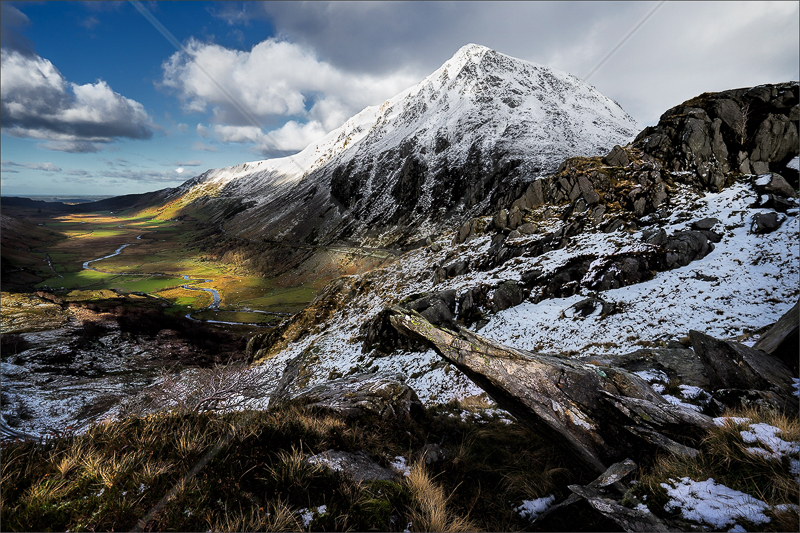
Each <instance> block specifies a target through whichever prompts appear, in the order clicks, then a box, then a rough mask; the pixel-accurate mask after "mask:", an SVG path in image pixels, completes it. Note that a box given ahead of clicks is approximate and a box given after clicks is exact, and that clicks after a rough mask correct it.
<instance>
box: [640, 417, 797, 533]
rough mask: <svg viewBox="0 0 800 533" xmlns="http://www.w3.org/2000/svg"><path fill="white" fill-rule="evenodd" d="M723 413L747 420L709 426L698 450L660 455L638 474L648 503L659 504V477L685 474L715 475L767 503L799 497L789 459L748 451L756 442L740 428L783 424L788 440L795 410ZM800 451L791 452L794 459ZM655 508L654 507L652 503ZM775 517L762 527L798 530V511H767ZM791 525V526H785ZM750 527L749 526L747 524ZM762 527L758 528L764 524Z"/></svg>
mask: <svg viewBox="0 0 800 533" xmlns="http://www.w3.org/2000/svg"><path fill="white" fill-rule="evenodd" d="M725 416H727V417H738V418H748V419H750V421H749V422H743V423H736V422H734V421H732V420H728V421H726V423H725V424H724V425H723V426H721V427H716V428H714V429H713V430H711V431H710V432H709V433H708V435H707V436H706V438H705V439H704V440H703V441H702V443H701V445H700V451H701V454H700V455H698V456H697V457H695V458H689V457H678V456H661V457H659V458H658V459H657V460H656V461H655V463H654V464H653V466H652V467H651V468H650V469H649V471H647V472H646V474H645V475H643V476H642V478H641V479H640V485H639V486H638V487H640V488H638V489H636V490H635V492H637V493H638V492H644V493H647V494H649V495H653V496H654V498H651V499H649V502H651V503H657V506H658V505H661V504H663V503H664V502H665V501H666V494H665V491H664V489H663V488H662V487H661V483H664V482H666V481H668V480H669V479H681V478H683V477H689V478H691V479H693V480H695V481H704V480H706V479H708V478H714V480H715V481H717V482H718V483H720V484H722V485H725V486H727V487H730V488H732V489H734V490H738V491H741V492H744V493H746V494H750V495H751V496H753V497H755V498H758V499H759V500H762V501H764V502H765V503H767V504H768V505H769V506H770V507H771V508H775V507H776V506H778V505H783V504H795V505H796V504H797V502H798V500H799V499H800V484H798V481H797V479H796V478H795V477H794V476H793V475H792V474H791V472H790V469H789V466H788V459H787V458H785V457H784V458H783V459H782V460H778V459H775V458H771V457H766V456H763V455H760V454H754V453H751V452H748V451H747V448H751V447H759V445H758V444H756V443H747V442H745V441H744V439H743V437H742V435H741V431H745V430H747V429H748V427H749V426H750V425H751V424H756V423H764V424H769V425H771V426H775V427H777V428H778V429H780V430H781V434H779V435H778V436H779V437H780V438H782V439H783V440H785V441H787V442H797V441H798V440H800V422H799V421H798V418H797V416H796V414H795V415H787V414H786V413H781V412H777V411H774V410H768V409H759V408H755V407H752V408H746V409H737V410H733V411H730V412H728V413H726V415H725ZM797 455H798V454H794V458H795V459H797ZM651 510H656V507H651ZM767 514H768V515H771V516H772V517H773V518H774V520H773V522H772V523H769V524H766V525H764V526H763V528H767V530H776V529H775V528H776V527H777V530H778V531H796V530H797V529H798V525H800V522H798V514H797V512H796V511H794V510H792V509H787V510H784V511H779V510H771V511H768V512H767ZM788 526H791V527H788ZM751 527H752V526H751ZM763 528H761V529H763Z"/></svg>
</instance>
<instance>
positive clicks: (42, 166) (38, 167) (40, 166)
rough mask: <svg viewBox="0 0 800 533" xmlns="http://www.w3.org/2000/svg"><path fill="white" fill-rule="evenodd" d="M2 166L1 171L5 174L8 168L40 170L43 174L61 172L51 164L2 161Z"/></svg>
mask: <svg viewBox="0 0 800 533" xmlns="http://www.w3.org/2000/svg"><path fill="white" fill-rule="evenodd" d="M2 166H3V170H4V171H6V172H8V169H9V167H11V168H27V169H29V170H42V171H44V172H61V168H60V167H57V166H56V165H54V164H53V163H17V162H15V161H9V160H8V159H3V161H2Z"/></svg>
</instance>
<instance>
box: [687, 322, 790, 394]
mask: <svg viewBox="0 0 800 533" xmlns="http://www.w3.org/2000/svg"><path fill="white" fill-rule="evenodd" d="M689 338H690V339H691V341H692V346H693V347H694V351H695V353H697V355H698V356H699V357H700V360H701V361H702V363H703V366H704V367H705V374H706V375H707V376H708V379H709V384H710V386H711V388H712V389H741V390H760V391H774V392H775V393H777V394H778V395H780V396H781V397H783V398H785V399H786V400H788V401H792V398H793V396H792V393H793V390H792V372H791V371H790V370H789V369H788V368H787V367H786V365H784V364H783V363H782V362H781V361H780V360H779V359H777V358H776V357H773V356H771V355H768V354H766V353H764V352H762V351H760V350H756V349H753V348H750V347H748V346H745V345H744V344H739V343H738V342H732V341H722V340H718V339H715V338H713V337H710V336H708V335H705V334H704V333H700V332H699V331H690V332H689ZM794 403H796V401H795V402H794Z"/></svg>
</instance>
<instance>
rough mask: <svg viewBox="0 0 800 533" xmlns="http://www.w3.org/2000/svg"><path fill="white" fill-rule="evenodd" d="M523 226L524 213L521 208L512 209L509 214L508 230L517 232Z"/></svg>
mask: <svg viewBox="0 0 800 533" xmlns="http://www.w3.org/2000/svg"><path fill="white" fill-rule="evenodd" d="M520 224H522V211H520V209H519V207H516V206H514V207H512V208H511V211H509V212H508V229H510V230H515V229H517V228H518V227H519V225H520Z"/></svg>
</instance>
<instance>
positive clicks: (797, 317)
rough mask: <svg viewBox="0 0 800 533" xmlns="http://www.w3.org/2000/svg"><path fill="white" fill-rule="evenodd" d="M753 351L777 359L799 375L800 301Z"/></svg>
mask: <svg viewBox="0 0 800 533" xmlns="http://www.w3.org/2000/svg"><path fill="white" fill-rule="evenodd" d="M753 349H754V350H761V351H763V352H766V353H768V354H770V355H772V356H775V357H777V358H778V359H780V360H781V361H782V362H783V364H785V365H786V366H787V367H788V368H790V369H791V370H792V372H794V375H795V376H797V375H798V358H797V354H798V353H800V301H799V302H798V303H796V304H794V306H793V307H792V308H791V309H790V310H789V311H788V312H787V313H786V314H785V315H783V316H782V317H781V318H780V320H778V321H777V322H776V323H775V324H773V326H772V327H771V328H770V329H769V330H767V332H766V333H764V334H763V335H762V336H761V337H760V338H759V339H758V341H757V342H756V343H755V344H754V345H753Z"/></svg>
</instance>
